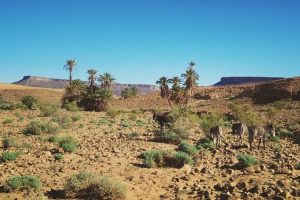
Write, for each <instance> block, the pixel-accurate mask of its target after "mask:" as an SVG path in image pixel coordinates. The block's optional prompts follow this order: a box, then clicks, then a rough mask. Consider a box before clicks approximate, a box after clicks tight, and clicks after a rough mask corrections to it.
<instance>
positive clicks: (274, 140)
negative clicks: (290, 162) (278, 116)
mask: <svg viewBox="0 0 300 200" xmlns="http://www.w3.org/2000/svg"><path fill="white" fill-rule="evenodd" d="M268 139H269V140H270V141H272V142H276V143H279V142H280V138H279V137H278V136H272V135H269V136H268Z"/></svg>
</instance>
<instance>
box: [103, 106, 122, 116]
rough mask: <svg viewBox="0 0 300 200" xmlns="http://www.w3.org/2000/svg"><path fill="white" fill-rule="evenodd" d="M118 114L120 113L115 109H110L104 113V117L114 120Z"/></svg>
mask: <svg viewBox="0 0 300 200" xmlns="http://www.w3.org/2000/svg"><path fill="white" fill-rule="evenodd" d="M119 114H120V112H119V111H118V110H116V109H112V108H109V109H108V110H107V111H106V115H107V116H109V117H111V118H115V117H116V116H118V115H119Z"/></svg>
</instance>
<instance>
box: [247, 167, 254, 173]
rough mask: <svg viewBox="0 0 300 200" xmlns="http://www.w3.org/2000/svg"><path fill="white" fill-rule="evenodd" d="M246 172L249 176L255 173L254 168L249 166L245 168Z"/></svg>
mask: <svg viewBox="0 0 300 200" xmlns="http://www.w3.org/2000/svg"><path fill="white" fill-rule="evenodd" d="M246 172H248V173H249V174H252V173H255V169H254V167H252V166H250V167H247V168H246Z"/></svg>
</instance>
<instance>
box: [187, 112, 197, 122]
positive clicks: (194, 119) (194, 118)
mask: <svg viewBox="0 0 300 200" xmlns="http://www.w3.org/2000/svg"><path fill="white" fill-rule="evenodd" d="M187 119H188V120H189V121H190V122H191V123H194V124H195V123H198V122H199V120H200V118H199V116H198V115H197V114H195V113H188V114H187Z"/></svg>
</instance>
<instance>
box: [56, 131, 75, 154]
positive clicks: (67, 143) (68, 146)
mask: <svg viewBox="0 0 300 200" xmlns="http://www.w3.org/2000/svg"><path fill="white" fill-rule="evenodd" d="M58 144H59V146H60V147H61V148H63V150H64V151H65V152H71V153H72V152H75V151H76V150H77V145H78V140H77V139H76V138H74V137H73V136H71V135H65V136H62V137H61V138H59V141H58Z"/></svg>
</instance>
